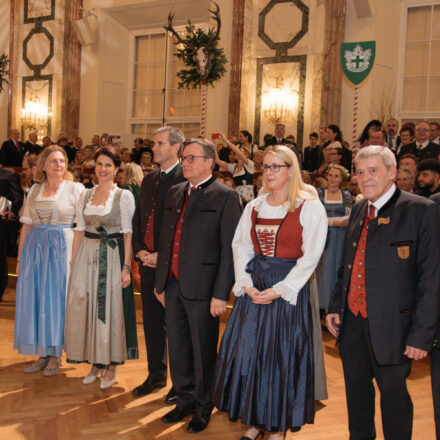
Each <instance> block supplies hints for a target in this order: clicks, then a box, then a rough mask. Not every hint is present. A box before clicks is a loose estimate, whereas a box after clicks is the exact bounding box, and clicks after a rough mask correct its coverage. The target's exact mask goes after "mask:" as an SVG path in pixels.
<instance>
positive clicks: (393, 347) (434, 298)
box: [328, 189, 440, 365]
mask: <svg viewBox="0 0 440 440" xmlns="http://www.w3.org/2000/svg"><path fill="white" fill-rule="evenodd" d="M366 206H367V200H366V199H364V200H362V201H360V202H358V203H356V204H355V206H354V208H353V210H352V212H351V216H350V220H349V224H348V227H347V235H346V239H345V245H344V254H343V259H342V267H341V269H340V270H339V277H338V282H337V283H336V286H335V289H334V291H333V294H332V297H331V299H330V305H329V309H328V313H338V314H340V316H341V318H342V321H343V318H344V311H345V309H346V300H347V294H348V290H349V286H350V276H351V268H352V265H353V260H354V257H355V253H356V248H357V243H358V240H359V237H360V234H361V230H362V224H363V221H364V217H365V211H366ZM381 219H383V220H381ZM379 223H380V224H379ZM438 225H439V214H438V208H437V207H436V205H435V204H434V203H432V202H431V201H430V200H427V199H425V198H422V197H419V196H416V195H413V194H409V193H406V192H401V191H400V190H399V189H396V192H395V193H394V195H393V196H392V198H391V199H390V200H389V201H388V202H387V203H386V204H385V206H383V207H382V208H381V209H380V210H379V213H378V216H377V218H376V219H373V220H371V221H370V224H369V229H368V236H367V247H366V253H365V286H366V295H367V312H368V323H369V327H370V335H371V343H372V346H373V350H374V354H375V356H376V359H377V361H378V363H379V364H381V365H389V364H398V363H401V362H402V361H403V360H404V359H405V358H406V357H405V356H404V355H403V352H404V350H405V346H406V345H410V346H412V347H416V348H420V349H423V350H429V349H430V348H431V346H432V342H433V339H434V335H435V331H436V328H437V324H438V320H439V316H440V271H439V270H438V264H439V258H440V235H439V227H438ZM343 333H344V326H343V322H342V324H341V332H340V336H339V337H342V336H343Z"/></svg>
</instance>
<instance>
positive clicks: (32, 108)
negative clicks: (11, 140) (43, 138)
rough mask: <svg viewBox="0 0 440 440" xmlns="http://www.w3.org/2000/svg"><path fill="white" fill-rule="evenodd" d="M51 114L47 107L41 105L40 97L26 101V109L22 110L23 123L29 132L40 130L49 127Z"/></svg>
mask: <svg viewBox="0 0 440 440" xmlns="http://www.w3.org/2000/svg"><path fill="white" fill-rule="evenodd" d="M49 116H52V114H51V113H49V111H48V108H47V106H45V105H43V104H41V103H40V100H39V98H38V97H34V98H33V99H31V100H30V101H26V103H25V106H24V108H22V109H21V123H22V125H23V126H24V127H25V128H27V129H29V130H39V129H40V128H41V127H45V126H47V120H48V117H49Z"/></svg>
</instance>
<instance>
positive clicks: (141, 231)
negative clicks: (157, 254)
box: [131, 168, 185, 255]
mask: <svg viewBox="0 0 440 440" xmlns="http://www.w3.org/2000/svg"><path fill="white" fill-rule="evenodd" d="M184 180H185V179H184V177H183V174H182V169H181V168H180V169H178V170H177V171H176V172H175V173H174V174H173V175H167V177H165V179H163V180H162V181H161V180H160V169H156V170H153V171H151V172H150V173H148V174H147V175H146V176H145V177H144V179H143V180H142V185H141V192H140V194H139V198H138V203H137V205H136V210H135V211H134V215H133V221H132V223H133V235H132V239H131V242H132V245H133V253H134V255H136V254H137V253H138V252H139V251H141V250H142V249H145V250H146V249H147V248H146V246H145V244H144V237H145V229H146V227H147V222H148V218H149V216H150V214H151V210H152V208H153V206H154V219H153V222H154V224H153V231H154V235H153V236H154V249H148V251H150V252H153V251H157V249H158V243H159V232H160V227H161V225H162V217H163V209H164V205H165V199H166V196H167V193H168V190H169V189H170V188H171V187H172V186H173V185H176V184H177V183H180V182H183V181H184Z"/></svg>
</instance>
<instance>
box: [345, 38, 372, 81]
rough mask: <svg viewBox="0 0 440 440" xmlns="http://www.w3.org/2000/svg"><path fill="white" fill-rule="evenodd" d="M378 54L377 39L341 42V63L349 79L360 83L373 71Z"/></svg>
mask: <svg viewBox="0 0 440 440" xmlns="http://www.w3.org/2000/svg"><path fill="white" fill-rule="evenodd" d="M375 56H376V42H375V41H360V42H357V43H342V44H341V64H342V70H343V71H344V74H345V76H346V77H347V79H348V80H349V81H350V82H352V83H353V84H354V85H355V86H357V85H359V84H360V83H361V82H362V81H363V80H364V79H365V78H366V77H367V76H368V74H369V73H370V72H371V69H372V68H373V64H374V58H375Z"/></svg>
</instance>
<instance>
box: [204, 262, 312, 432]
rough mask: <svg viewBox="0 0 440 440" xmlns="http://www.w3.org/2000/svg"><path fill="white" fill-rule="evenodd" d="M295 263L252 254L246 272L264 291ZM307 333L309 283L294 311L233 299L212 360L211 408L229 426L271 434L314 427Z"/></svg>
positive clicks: (283, 306)
mask: <svg viewBox="0 0 440 440" xmlns="http://www.w3.org/2000/svg"><path fill="white" fill-rule="evenodd" d="M295 264H296V260H290V259H284V258H273V257H263V256H259V255H257V256H256V257H254V258H253V259H252V260H251V261H250V263H249V264H248V267H247V269H246V270H247V271H248V272H249V273H250V274H251V276H252V281H253V284H254V286H255V287H256V288H257V289H258V290H265V289H267V288H269V287H272V286H273V285H274V284H276V283H277V282H279V281H281V280H283V279H284V278H285V276H286V275H287V274H288V273H289V272H290V270H291V269H292V267H293V266H295ZM312 332H313V330H312V318H311V311H310V302H309V287H308V284H307V285H306V286H304V288H303V289H302V290H301V291H300V293H299V295H298V301H297V304H296V306H293V305H291V304H290V303H289V302H287V301H285V300H283V299H282V298H280V299H277V300H275V301H273V302H272V303H271V304H268V305H259V304H254V303H253V302H252V300H251V299H250V297H249V296H247V295H243V296H241V297H238V298H237V300H236V302H235V305H234V309H233V311H232V314H231V317H230V318H229V321H228V324H227V327H226V330H225V333H224V334H223V338H222V342H221V346H220V352H219V354H218V357H217V365H216V369H215V374H214V381H213V386H212V403H213V404H214V405H215V406H216V407H217V408H218V409H219V410H221V411H225V412H228V414H229V417H230V419H231V420H233V421H235V420H237V419H238V418H240V419H241V421H242V423H243V424H245V425H248V426H256V427H258V428H260V429H264V430H267V431H272V432H276V431H282V432H286V431H287V430H289V429H290V430H291V431H298V429H299V427H300V426H302V425H304V424H305V423H313V420H314V416H315V406H314V368H313V338H312Z"/></svg>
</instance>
